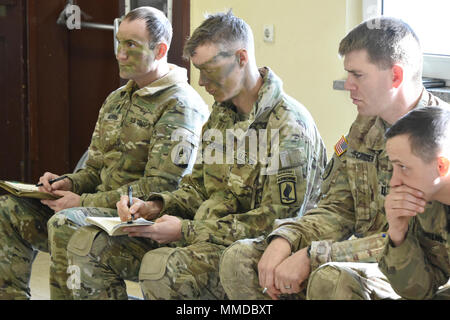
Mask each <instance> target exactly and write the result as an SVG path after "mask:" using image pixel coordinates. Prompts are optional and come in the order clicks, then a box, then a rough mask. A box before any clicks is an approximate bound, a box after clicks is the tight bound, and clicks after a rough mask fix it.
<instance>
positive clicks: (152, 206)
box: [116, 195, 162, 222]
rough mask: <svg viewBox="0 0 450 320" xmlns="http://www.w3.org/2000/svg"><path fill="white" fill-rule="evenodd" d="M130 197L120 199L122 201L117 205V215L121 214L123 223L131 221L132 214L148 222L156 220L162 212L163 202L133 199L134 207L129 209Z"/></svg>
mask: <svg viewBox="0 0 450 320" xmlns="http://www.w3.org/2000/svg"><path fill="white" fill-rule="evenodd" d="M128 203H129V198H128V196H125V195H124V196H122V197H120V200H119V201H118V202H117V203H116V207H117V213H118V214H119V217H120V220H121V221H124V222H125V221H129V220H131V214H134V218H135V219H137V218H139V217H140V218H144V219H146V220H153V219H155V218H156V217H157V216H158V215H159V213H160V212H161V210H162V201H161V200H155V201H147V202H145V201H142V200H141V199H138V198H134V197H133V205H132V206H131V207H130V208H129V207H128Z"/></svg>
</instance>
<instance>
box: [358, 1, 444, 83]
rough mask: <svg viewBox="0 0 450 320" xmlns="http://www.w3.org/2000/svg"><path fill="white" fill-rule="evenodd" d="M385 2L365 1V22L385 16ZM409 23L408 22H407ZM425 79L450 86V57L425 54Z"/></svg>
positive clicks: (363, 9) (363, 10)
mask: <svg viewBox="0 0 450 320" xmlns="http://www.w3.org/2000/svg"><path fill="white" fill-rule="evenodd" d="M383 1H384V0H363V3H362V18H363V21H365V20H367V19H370V18H374V17H377V16H381V15H382V14H383ZM406 22H407V21H406ZM423 77H425V78H434V79H444V80H446V85H447V86H450V56H445V55H435V54H425V53H424V55H423Z"/></svg>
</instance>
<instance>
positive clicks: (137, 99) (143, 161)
mask: <svg viewBox="0 0 450 320" xmlns="http://www.w3.org/2000/svg"><path fill="white" fill-rule="evenodd" d="M208 113H209V112H208V108H207V105H206V104H205V103H204V101H203V100H202V99H201V97H200V96H199V95H198V93H197V92H196V91H195V90H194V89H193V88H192V87H190V86H189V85H188V83H187V72H186V70H185V69H183V68H179V67H177V66H175V65H170V72H169V73H168V74H167V75H166V76H164V77H163V78H161V79H159V80H157V81H155V82H153V83H152V84H150V85H148V86H146V87H144V88H141V89H139V88H138V87H137V86H136V84H135V83H134V81H129V82H128V84H127V85H126V86H124V87H122V88H120V89H118V90H116V91H114V92H113V93H111V94H110V95H109V96H108V98H107V99H106V101H105V103H104V105H103V106H102V108H101V109H100V112H99V117H98V121H97V123H96V126H95V130H94V133H93V136H92V141H91V144H90V146H89V157H88V160H87V162H86V168H85V169H82V170H81V171H78V172H77V173H74V174H68V175H67V176H68V177H69V178H70V179H71V180H72V185H73V188H72V191H73V192H75V193H77V194H79V195H81V206H83V207H106V208H115V205H116V202H117V201H118V200H119V198H120V196H121V194H126V190H127V187H128V186H132V187H133V193H134V194H135V196H143V195H145V194H148V193H149V192H151V191H155V192H159V191H164V190H174V189H175V188H176V187H177V186H178V183H179V181H180V179H181V177H182V175H183V174H185V173H187V172H188V171H190V169H191V167H192V166H189V165H188V163H182V162H181V161H180V162H179V163H178V165H175V164H174V163H173V162H172V161H170V158H169V157H170V155H171V153H172V152H174V154H177V152H178V150H177V149H175V148H176V146H177V145H178V144H179V142H178V141H172V140H171V135H172V133H173V132H174V131H175V130H177V129H179V131H178V132H180V133H181V135H184V136H185V137H186V139H187V140H190V141H191V142H192V146H195V145H198V140H199V135H200V132H201V127H202V125H203V124H204V122H205V121H206V120H207V117H208ZM173 150H174V151H173ZM192 151H193V152H195V149H194V148H192ZM180 158H183V157H180ZM192 158H193V160H195V157H194V156H193V157H192ZM192 162H193V161H192ZM53 214H54V212H53V211H52V210H51V209H49V208H48V207H47V206H44V205H42V204H41V203H39V202H38V201H34V200H30V199H18V198H14V197H12V196H4V197H1V198H0V235H1V238H2V241H1V244H0V298H2V299H16V298H29V297H30V291H29V288H28V283H29V277H30V273H31V264H32V262H33V259H34V257H35V255H36V252H37V251H36V250H41V251H46V252H47V251H49V249H50V250H51V252H52V260H51V266H50V282H51V290H50V291H51V297H52V298H68V294H71V291H70V290H68V289H67V286H66V281H67V277H68V275H67V258H66V246H67V242H68V239H69V237H70V234H71V233H73V231H72V230H73V229H72V228H73V225H74V223H72V222H69V221H66V216H69V217H71V216H74V217H75V218H76V217H77V215H78V217H79V215H81V216H82V217H83V218H84V214H88V212H87V211H85V209H81V208H77V209H73V210H71V209H69V210H65V211H61V212H60V213H58V214H56V215H55V216H54V217H53V218H52V219H50V220H49V225H48V227H49V238H48V239H49V241H48V239H47V220H48V219H49V218H50V217H51V216H52V215H53ZM111 214H113V213H111ZM81 220H84V219H81ZM53 229H55V230H53ZM53 231H54V232H53ZM56 232H58V233H56ZM48 242H49V246H50V248H49V247H48V244H47V243H48Z"/></svg>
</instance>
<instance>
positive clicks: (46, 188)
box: [39, 172, 72, 193]
mask: <svg viewBox="0 0 450 320" xmlns="http://www.w3.org/2000/svg"><path fill="white" fill-rule="evenodd" d="M58 177H59V175H57V174H54V173H51V172H46V173H44V175H43V176H42V177H40V178H39V183H42V187H39V191H41V192H48V193H53V191H55V190H62V191H72V180H70V179H69V178H66V179H62V180H60V181H56V182H54V183H52V184H50V182H49V181H50V180H53V179H56V178H58Z"/></svg>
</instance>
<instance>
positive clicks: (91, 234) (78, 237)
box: [67, 226, 102, 257]
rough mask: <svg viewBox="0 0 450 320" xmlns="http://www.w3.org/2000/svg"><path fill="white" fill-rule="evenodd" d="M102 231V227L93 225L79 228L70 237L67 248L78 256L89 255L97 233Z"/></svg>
mask: <svg viewBox="0 0 450 320" xmlns="http://www.w3.org/2000/svg"><path fill="white" fill-rule="evenodd" d="M101 231H102V230H101V229H99V228H97V227H93V226H85V227H81V228H79V229H78V230H77V231H75V233H74V234H73V235H72V237H71V238H70V240H69V243H68V245H67V250H68V251H70V252H72V253H74V254H76V255H78V256H82V257H84V256H87V255H88V254H89V252H90V251H91V248H92V244H93V243H94V240H95V238H96V236H97V234H99V233H100V232H101Z"/></svg>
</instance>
